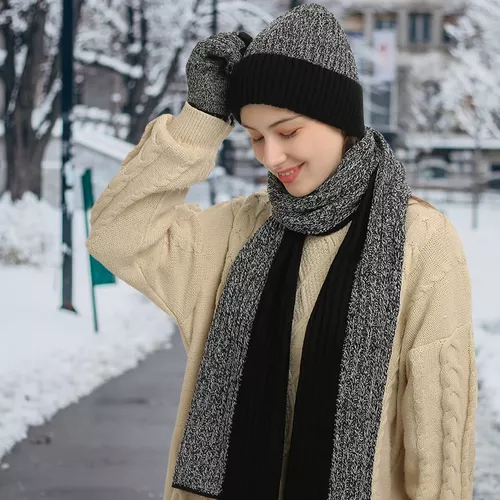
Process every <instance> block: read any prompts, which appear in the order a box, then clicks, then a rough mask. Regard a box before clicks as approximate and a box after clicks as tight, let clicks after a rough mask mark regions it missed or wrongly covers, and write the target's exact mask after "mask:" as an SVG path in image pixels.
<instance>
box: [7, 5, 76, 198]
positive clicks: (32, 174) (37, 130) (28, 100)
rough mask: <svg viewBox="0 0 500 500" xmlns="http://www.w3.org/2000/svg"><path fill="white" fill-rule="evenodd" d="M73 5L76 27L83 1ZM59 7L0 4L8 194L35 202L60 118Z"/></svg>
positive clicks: (39, 193)
mask: <svg viewBox="0 0 500 500" xmlns="http://www.w3.org/2000/svg"><path fill="white" fill-rule="evenodd" d="M74 1H75V25H76V24H77V23H78V19H79V14H80V12H81V8H82V5H83V2H84V0H74ZM60 3H61V2H59V1H56V0H0V33H1V36H2V37H3V42H4V44H3V45H4V47H5V48H4V49H3V51H2V50H0V79H1V80H2V82H3V91H4V103H5V104H4V110H3V117H4V124H5V148H6V160H7V190H8V191H10V194H11V196H12V198H13V199H19V198H21V197H22V196H23V194H24V193H25V192H26V191H30V192H32V193H34V194H35V195H37V196H38V197H40V195H41V183H42V167H41V165H42V159H43V156H44V152H45V149H46V147H47V144H48V142H49V140H50V137H51V134H52V130H53V127H54V124H55V123H56V120H57V118H58V117H59V115H60V102H59V101H60V99H59V97H60V92H61V80H60V69H59V68H60V55H59V50H58V44H59V39H60V18H61V10H60V5H59V4H60Z"/></svg>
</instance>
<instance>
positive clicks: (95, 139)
mask: <svg viewBox="0 0 500 500" xmlns="http://www.w3.org/2000/svg"><path fill="white" fill-rule="evenodd" d="M73 140H74V143H75V144H78V145H80V146H83V147H84V148H87V149H90V150H91V151H95V152H97V153H100V154H102V155H104V156H108V157H110V158H113V159H116V160H118V161H119V162H120V163H121V162H122V161H123V160H124V159H125V156H127V155H128V153H130V151H131V150H132V149H133V148H134V145H133V144H130V143H129V142H126V141H123V140H122V139H118V138H117V137H113V136H111V135H107V134H104V133H102V132H98V131H95V130H91V129H90V128H88V127H85V128H80V127H75V129H74V133H73Z"/></svg>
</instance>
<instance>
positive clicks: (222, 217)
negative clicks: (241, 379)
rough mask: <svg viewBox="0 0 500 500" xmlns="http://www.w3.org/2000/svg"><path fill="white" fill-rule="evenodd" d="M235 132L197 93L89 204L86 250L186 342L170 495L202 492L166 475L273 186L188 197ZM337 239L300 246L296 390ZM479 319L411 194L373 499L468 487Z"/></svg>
mask: <svg viewBox="0 0 500 500" xmlns="http://www.w3.org/2000/svg"><path fill="white" fill-rule="evenodd" d="M230 131H231V127H230V126H229V125H228V124H226V123H224V122H223V121H222V120H219V119H217V118H214V117H211V116H209V115H205V114H204V113H202V112H199V111H197V110H195V109H194V108H191V107H190V106H189V105H188V104H186V106H185V107H184V109H183V110H182V112H181V113H180V115H179V116H178V117H172V116H169V115H166V116H162V117H160V118H158V119H157V120H155V121H154V122H152V123H150V124H149V125H148V127H147V128H146V131H145V133H144V136H143V138H142V139H141V141H140V143H139V144H138V146H137V147H136V148H135V149H134V150H133V151H132V152H131V153H130V154H129V155H128V156H127V158H126V159H125V161H124V164H123V166H122V169H121V171H120V173H119V174H118V175H117V176H116V177H115V178H114V179H113V180H112V181H111V183H110V184H109V186H108V188H107V189H106V190H105V191H104V193H103V194H102V195H101V196H100V198H99V199H98V200H97V202H96V204H95V206H94V208H93V210H92V231H91V235H90V237H89V240H88V242H87V247H88V249H89V251H90V253H91V254H92V255H93V256H94V257H95V258H97V259H98V260H100V261H101V262H102V263H103V264H104V265H105V266H106V267H108V268H109V269H110V270H111V271H112V272H114V273H115V274H116V275H117V276H118V277H119V278H120V279H122V280H124V281H126V282H127V283H129V284H130V285H131V286H133V287H135V288H137V289H138V290H140V291H141V292H142V293H144V294H145V295H146V296H148V297H149V298H150V299H151V300H152V301H153V302H154V303H155V304H157V305H158V306H159V307H161V308H162V309H163V310H164V311H165V312H166V313H167V314H169V315H171V316H172V317H173V318H174V319H175V320H176V322H177V323H178V324H179V327H180V331H181V336H182V339H183V342H184V345H185V347H186V350H187V352H188V361H187V365H186V373H185V377H184V383H183V387H182V393H181V396H180V404H179V411H178V415H177V421H176V426H175V428H174V432H173V436H172V443H171V448H170V454H169V467H168V472H167V479H166V487H165V497H164V498H165V500H200V499H201V497H199V496H197V495H194V494H190V493H186V492H183V491H178V490H174V489H173V488H172V487H171V484H172V471H173V466H174V464H175V460H176V456H177V451H178V448H179V444H180V441H181V438H182V434H183V429H184V424H185V422H186V418H187V414H188V411H189V406H190V402H191V398H192V395H193V391H194V387H195V383H196V377H197V374H198V369H199V365H200V360H201V358H202V356H203V351H204V346H205V341H206V338H207V333H208V330H209V328H210V323H211V320H212V316H213V312H214V309H215V307H216V304H217V301H218V299H219V297H220V291H221V290H222V288H223V285H224V283H225V279H226V277H227V274H228V271H229V267H230V265H231V263H232V261H233V260H234V258H235V256H236V255H237V254H238V252H239V250H240V249H241V247H242V246H243V245H244V243H245V242H246V240H247V239H248V238H249V237H251V235H252V234H254V232H255V231H257V230H258V228H259V227H261V226H262V224H263V223H264V222H265V221H266V219H267V218H268V217H269V213H270V207H269V200H268V198H267V194H266V193H265V192H259V193H256V194H254V195H252V196H250V197H248V198H239V199H236V200H233V201H231V202H227V203H222V204H218V205H216V206H214V207H211V208H209V209H208V210H200V209H199V208H198V207H197V206H195V205H193V204H185V203H184V197H185V195H186V193H187V190H188V189H189V187H190V186H191V185H193V184H195V183H198V182H201V181H203V180H204V179H205V178H206V176H208V174H209V172H210V169H211V168H213V164H214V160H215V156H216V153H217V149H218V147H219V145H220V143H221V141H222V140H223V138H224V137H226V136H227V134H229V132H230ZM342 238H343V235H342V236H341V237H338V233H334V234H333V235H329V236H324V237H309V238H308V239H307V240H306V244H305V246H304V254H303V259H302V262H301V268H300V277H299V283H298V290H297V302H296V310H295V311H294V323H293V329H292V346H291V359H292V360H294V361H293V362H292V363H291V366H290V382H291V383H290V387H289V394H290V396H289V397H290V400H293V399H294V397H295V384H294V381H295V380H297V378H298V375H299V371H300V353H301V349H302V344H303V340H304V339H303V337H304V332H305V325H307V322H308V319H309V316H310V314H311V311H312V308H313V306H314V303H315V301H316V297H317V295H318V293H319V290H320V288H321V286H322V282H323V280H324V277H325V276H326V274H327V272H328V269H329V267H330V264H331V262H332V259H333V257H334V254H335V253H336V251H337V249H338V247H339V245H340V243H341V241H342ZM470 325H471V304H470V285H469V276H468V272H467V266H466V261H465V257H464V254H463V250H462V247H461V244H460V240H459V238H458V235H457V234H456V231H455V230H454V228H453V226H452V225H451V223H450V222H449V220H448V219H447V218H446V217H445V216H444V215H442V214H441V213H439V212H438V211H436V210H434V209H431V208H429V207H427V206H426V205H424V204H422V203H417V202H415V201H410V204H409V207H408V211H407V220H406V243H405V253H404V266H403V276H402V290H401V306H400V314H399V317H398V322H397V328H396V334H395V337H394V343H393V348H392V353H391V358H390V363H389V368H388V376H387V383H386V387H385V391H384V397H383V406H382V414H381V420H380V427H379V431H378V436H377V443H376V451H375V457H374V465H373V477H372V500H401V499H411V500H436V499H439V500H449V499H453V500H458V499H460V500H471V499H472V486H473V485H472V479H473V471H474V428H475V410H476V404H477V374H476V364H475V358H474V343H473V342H474V341H473V333H472V329H471V326H470ZM292 408H293V406H291V407H290V410H292ZM290 414H291V413H290ZM291 431H292V429H291V422H289V428H288V430H287V433H291ZM280 498H281V496H280ZM304 500H309V499H306V498H305V499H304Z"/></svg>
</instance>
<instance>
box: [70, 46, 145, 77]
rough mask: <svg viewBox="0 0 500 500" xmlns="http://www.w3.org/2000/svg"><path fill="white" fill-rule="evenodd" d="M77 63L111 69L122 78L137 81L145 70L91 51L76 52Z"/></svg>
mask: <svg viewBox="0 0 500 500" xmlns="http://www.w3.org/2000/svg"><path fill="white" fill-rule="evenodd" d="M75 61H77V62H79V63H81V64H83V65H86V66H99V67H101V68H105V69H110V70H112V71H115V72H116V73H119V74H120V75H122V76H126V77H129V78H133V79H137V80H138V79H139V78H142V76H143V75H144V70H143V68H141V67H140V66H131V65H130V64H127V63H126V62H124V61H121V60H119V59H117V58H116V57H114V56H109V55H107V54H102V53H99V52H95V51H91V50H76V51H75Z"/></svg>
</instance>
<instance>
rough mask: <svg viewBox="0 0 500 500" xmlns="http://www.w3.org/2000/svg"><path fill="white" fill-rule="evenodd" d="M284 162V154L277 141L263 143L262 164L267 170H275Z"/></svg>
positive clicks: (270, 140) (269, 140)
mask: <svg viewBox="0 0 500 500" xmlns="http://www.w3.org/2000/svg"><path fill="white" fill-rule="evenodd" d="M285 161H286V153H285V151H284V149H283V147H282V145H280V144H279V143H278V142H277V141H273V140H272V139H268V140H266V141H265V143H264V152H263V155H262V162H261V163H262V164H263V165H264V166H265V167H266V168H267V169H268V170H275V169H276V168H277V167H278V166H280V165H282V164H283V163H284V162H285Z"/></svg>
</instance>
